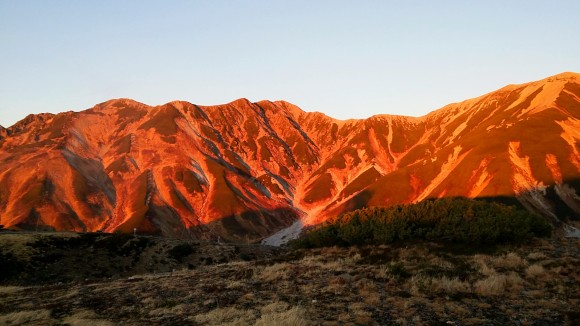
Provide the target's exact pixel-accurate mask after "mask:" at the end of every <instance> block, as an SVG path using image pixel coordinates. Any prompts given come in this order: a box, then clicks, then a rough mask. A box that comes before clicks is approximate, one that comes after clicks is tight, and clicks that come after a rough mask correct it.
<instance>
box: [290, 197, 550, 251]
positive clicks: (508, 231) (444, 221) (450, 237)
mask: <svg viewBox="0 0 580 326" xmlns="http://www.w3.org/2000/svg"><path fill="white" fill-rule="evenodd" d="M551 232H552V227H551V225H550V224H549V223H548V222H547V221H546V220H545V219H544V218H542V217H541V216H538V215H535V214H532V213H530V212H527V211H524V210H521V209H519V208H517V207H515V206H506V205H503V204H500V203H495V202H486V201H479V200H473V199H467V198H445V199H437V200H428V201H423V202H420V203H417V204H408V205H396V206H392V207H372V208H366V209H361V210H356V211H353V212H349V213H346V214H344V215H342V216H339V217H338V218H336V219H334V220H331V221H328V222H326V223H323V224H322V225H320V226H318V227H316V228H313V229H312V230H311V231H310V232H308V233H307V234H306V235H304V236H303V237H302V238H300V239H298V240H295V241H294V242H293V243H291V245H292V246H293V247H295V248H318V247H326V246H336V245H337V246H352V245H365V244H375V245H376V244H389V243H393V242H397V241H404V240H430V241H447V242H454V243H466V244H484V245H494V244H500V243H519V242H523V241H527V240H529V239H531V238H532V237H546V236H549V235H550V234H551Z"/></svg>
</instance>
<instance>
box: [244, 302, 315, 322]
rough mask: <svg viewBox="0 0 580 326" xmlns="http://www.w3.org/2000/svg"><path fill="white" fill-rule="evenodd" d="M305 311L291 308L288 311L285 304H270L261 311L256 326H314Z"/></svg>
mask: <svg viewBox="0 0 580 326" xmlns="http://www.w3.org/2000/svg"><path fill="white" fill-rule="evenodd" d="M306 315H307V312H306V309H304V308H303V307H292V308H290V309H288V304H287V303H272V304H270V305H268V306H265V307H264V308H262V310H261V316H260V319H258V320H257V321H256V323H255V325H256V326H271V325H280V326H309V325H314V323H312V322H311V321H310V320H309V319H308V318H307V317H306Z"/></svg>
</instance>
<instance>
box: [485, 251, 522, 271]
mask: <svg viewBox="0 0 580 326" xmlns="http://www.w3.org/2000/svg"><path fill="white" fill-rule="evenodd" d="M491 263H492V265H493V266H494V267H495V268H503V269H507V270H514V269H519V268H524V267H526V266H528V262H527V261H526V260H525V259H523V258H522V257H520V256H519V255H518V254H516V253H515V252H510V253H508V254H506V255H503V256H499V257H494V258H492V260H491Z"/></svg>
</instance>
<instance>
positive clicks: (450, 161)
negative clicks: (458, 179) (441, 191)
mask: <svg viewBox="0 0 580 326" xmlns="http://www.w3.org/2000/svg"><path fill="white" fill-rule="evenodd" d="M461 149H462V147H461V146H455V148H453V153H452V154H449V157H448V158H447V161H446V162H445V163H443V165H442V166H441V171H439V174H438V175H437V176H436V177H435V179H433V181H431V183H430V184H429V185H428V186H427V188H425V190H423V192H422V193H421V194H420V195H419V197H417V199H416V200H415V201H416V202H420V201H422V200H423V199H425V198H427V196H429V195H430V194H431V192H433V191H434V190H435V188H437V186H439V184H441V182H443V181H444V180H445V179H447V177H448V176H449V175H450V174H451V172H453V170H455V168H456V167H457V166H458V165H459V163H461V161H463V159H464V158H465V156H466V155H467V154H468V153H469V152H467V153H463V155H461V156H460V155H459V153H460V152H461Z"/></svg>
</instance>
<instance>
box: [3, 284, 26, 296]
mask: <svg viewBox="0 0 580 326" xmlns="http://www.w3.org/2000/svg"><path fill="white" fill-rule="evenodd" d="M24 289H25V288H24V287H22V286H0V295H1V294H8V293H16V292H19V291H22V290H24Z"/></svg>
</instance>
